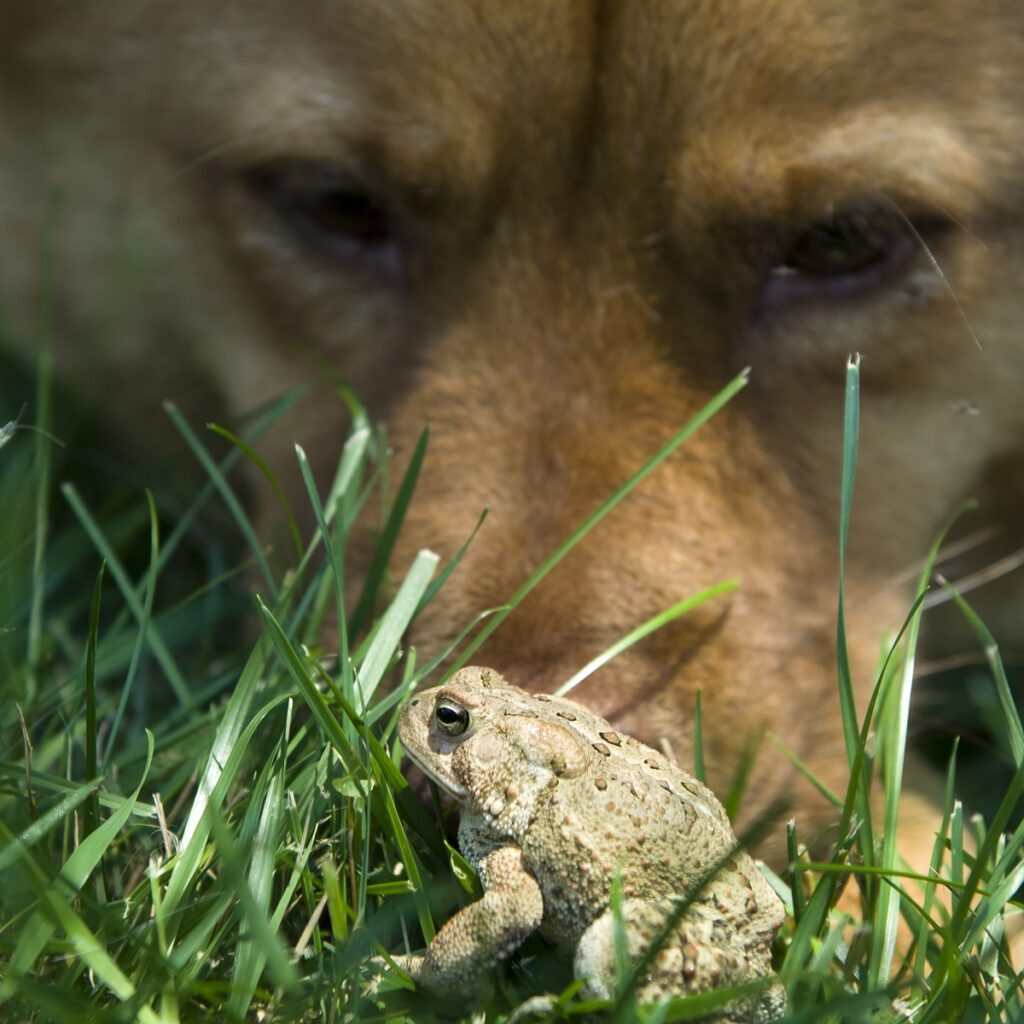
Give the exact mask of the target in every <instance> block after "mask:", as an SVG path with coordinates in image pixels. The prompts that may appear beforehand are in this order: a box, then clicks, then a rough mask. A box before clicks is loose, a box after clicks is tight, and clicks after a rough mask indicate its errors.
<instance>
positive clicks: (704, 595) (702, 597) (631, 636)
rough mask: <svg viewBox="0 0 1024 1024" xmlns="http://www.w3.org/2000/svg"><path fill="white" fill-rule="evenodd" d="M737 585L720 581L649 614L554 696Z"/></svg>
mask: <svg viewBox="0 0 1024 1024" xmlns="http://www.w3.org/2000/svg"><path fill="white" fill-rule="evenodd" d="M738 586H739V583H738V582H737V581H736V580H723V581H722V582H721V583H716V584H714V585H713V586H710V587H707V588H706V589H704V590H702V591H700V593H697V594H693V595H692V596H691V597H685V598H683V600H682V601H677V602H676V603H675V604H674V605H672V606H671V607H669V608H666V609H665V610H664V611H661V612H658V614H657V615H652V616H651V617H650V618H649V619H648V620H647V621H646V622H643V623H641V624H640V625H639V626H637V627H636V629H633V630H631V631H630V632H629V633H627V634H626V635H625V636H624V637H622V638H621V639H620V640H617V641H616V642H615V643H613V644H612V645H611V646H610V647H608V648H607V649H606V650H604V651H602V652H601V653H600V654H599V655H598V656H597V657H596V658H592V659H591V660H590V661H588V662H587V663H586V665H584V666H583V668H581V669H580V670H579V671H578V672H577V673H575V674H574V675H572V676H570V677H569V678H568V679H567V680H566V681H565V682H564V683H562V685H561V686H560V687H559V688H558V689H557V690H555V696H556V697H564V696H565V695H566V694H567V693H571V692H572V690H574V689H575V688H576V687H577V686H579V684H580V683H582V682H583V680H584V679H586V678H587V677H588V676H591V675H593V674H594V673H595V672H596V671H597V670H598V669H599V668H601V667H602V666H603V665H606V664H607V663H608V662H609V661H611V660H612V658H617V657H618V656H619V655H620V654H621V653H622V652H623V651H625V650H628V649H629V648H630V647H632V646H633V645H634V644H636V643H639V642H640V641H641V640H643V639H644V637H647V636H650V635H651V633H654V632H655V631H656V630H659V629H661V628H662V626H667V625H668V624H669V623H670V622H675V621H676V619H679V618H682V616H684V615H685V614H686V613H687V612H691V611H693V610H694V609H695V608H699V607H700V606H701V605H702V604H704V603H705V602H707V601H710V600H711V599H712V598H713V597H718V595H719V594H728V593H729V592H730V591H733V590H735V589H736V588H737V587H738Z"/></svg>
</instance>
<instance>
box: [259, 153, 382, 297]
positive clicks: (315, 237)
mask: <svg viewBox="0 0 1024 1024" xmlns="http://www.w3.org/2000/svg"><path fill="white" fill-rule="evenodd" d="M246 179H247V184H248V186H249V188H250V189H251V191H252V192H253V193H254V194H255V195H256V196H257V198H259V199H260V201H261V202H263V203H265V204H266V205H267V206H269V207H270V208H271V209H272V210H273V211H274V212H275V213H276V214H277V216H278V217H279V218H280V219H281V220H282V221H283V222H284V223H285V225H286V226H287V227H288V228H289V229H290V230H291V231H292V232H293V234H294V235H295V236H296V237H297V238H298V239H299V240H300V241H301V242H302V243H303V245H305V246H306V247H307V248H308V249H310V250H312V251H313V252H314V253H315V254H316V255H317V256H319V257H321V258H326V259H331V260H336V261H338V262H342V263H349V264H359V265H361V266H364V267H366V268H368V269H371V270H376V271H378V272H381V273H384V274H387V275H388V276H392V277H397V276H399V275H400V274H401V271H402V265H401V246H400V245H399V240H398V237H397V233H396V230H395V225H394V219H393V217H392V215H391V212H390V211H389V209H388V207H387V205H386V204H385V203H384V202H383V201H382V200H381V199H380V198H379V197H378V196H377V195H375V194H374V193H373V192H372V191H371V190H370V189H368V188H366V187H364V186H362V185H360V184H359V183H358V182H356V181H355V180H354V179H353V178H352V176H351V175H349V174H347V173H345V172H344V171H342V170H339V169H337V168H334V167H331V166H321V165H319V164H315V163H309V162H302V161H300V162H297V163H285V164H274V165H271V166H265V167H259V168H257V169H255V170H252V171H250V172H249V173H248V174H247V176H246Z"/></svg>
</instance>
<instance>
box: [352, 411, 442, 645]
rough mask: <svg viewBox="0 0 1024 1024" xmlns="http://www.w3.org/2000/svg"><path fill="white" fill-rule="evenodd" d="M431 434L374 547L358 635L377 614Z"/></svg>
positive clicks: (356, 614)
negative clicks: (374, 614) (381, 590)
mask: <svg viewBox="0 0 1024 1024" xmlns="http://www.w3.org/2000/svg"><path fill="white" fill-rule="evenodd" d="M428 438H429V433H428V431H426V430H424V431H423V433H422V434H420V439H419V441H418V442H417V444H416V448H415V449H414V451H413V453H412V458H411V459H410V460H409V467H408V469H406V471H405V475H404V476H403V477H402V482H401V484H399V486H398V493H397V494H396V495H395V500H394V503H393V504H392V506H391V509H390V511H389V512H388V518H387V521H386V522H385V524H384V529H383V531H382V532H381V535H380V538H379V539H378V540H377V544H376V546H375V548H374V553H373V561H372V562H371V563H370V568H369V570H368V571H367V574H366V580H365V582H364V583H363V588H362V591H361V592H360V594H359V600H358V601H357V602H356V607H355V610H354V611H353V612H352V620H351V623H350V628H351V631H352V635H353V636H355V635H356V634H357V633H359V632H360V631H361V630H362V629H363V628H364V627H365V625H366V623H367V621H368V620H369V617H370V614H371V613H372V611H373V606H374V603H375V602H376V600H377V591H378V590H379V589H380V585H381V583H382V582H383V579H384V573H385V572H386V571H387V567H388V563H389V562H390V560H391V554H392V552H393V551H394V549H395V541H396V540H397V539H398V531H399V530H400V529H401V526H402V522H403V521H404V519H405V515H406V513H407V512H408V510H409V503H410V502H411V501H412V496H413V492H414V491H415V490H416V483H417V481H418V480H419V475H420V467H421V466H422V465H423V458H424V456H425V455H426V453H427V441H428Z"/></svg>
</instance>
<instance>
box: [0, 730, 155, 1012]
mask: <svg viewBox="0 0 1024 1024" xmlns="http://www.w3.org/2000/svg"><path fill="white" fill-rule="evenodd" d="M146 744H147V754H146V765H145V767H144V768H143V770H142V775H141V777H140V778H139V784H138V785H137V786H136V787H135V791H134V792H133V793H132V795H131V796H130V797H129V798H128V799H127V800H125V801H124V803H123V804H122V805H121V806H120V808H118V810H116V811H115V812H114V813H113V814H112V815H111V816H110V817H109V818H108V819H107V820H106V821H105V822H103V823H102V824H101V825H99V826H97V828H96V829H95V830H94V831H93V832H91V833H90V834H89V835H87V836H86V837H85V838H84V839H83V840H82V841H81V843H79V844H78V847H77V849H75V851H74V852H73V853H72V854H71V856H70V857H68V859H67V861H66V862H65V864H64V866H63V867H62V868H61V872H60V877H61V880H62V881H63V882H65V883H66V884H67V886H68V887H69V888H70V889H72V890H78V889H81V888H82V886H83V885H85V882H86V880H87V879H88V878H89V876H90V875H91V874H92V872H93V870H94V869H95V868H96V865H97V864H98V863H99V862H100V859H101V858H102V857H103V855H104V854H105V853H106V852H107V850H108V849H109V847H110V845H111V843H113V841H114V840H115V839H116V838H117V836H118V835H119V834H120V832H121V829H123V828H124V826H125V824H126V823H127V821H128V818H129V816H130V815H131V813H132V811H133V810H134V808H135V801H136V800H138V798H139V794H140V793H141V792H142V787H143V785H144V784H145V782H146V779H147V778H148V777H149V770H150V767H151V766H152V764H153V734H152V733H151V732H150V731H149V730H148V729H147V730H146ZM94 788H95V787H93V786H83V787H82V795H83V796H85V795H90V794H91V793H92V792H93V791H94ZM79 802H80V801H79ZM64 803H66V801H65V802H64ZM61 807H63V803H62V805H61ZM4 852H6V849H5V850H4ZM2 867H3V865H2V864H0V868H2ZM56 927H57V926H56V924H55V923H54V922H53V920H52V919H51V918H49V917H47V916H46V915H45V914H44V913H43V912H42V911H41V910H36V911H35V913H33V915H32V916H31V917H30V918H29V920H28V923H27V924H26V925H25V926H24V927H23V928H22V929H21V931H19V932H18V941H17V946H16V948H15V950H14V953H13V954H12V956H11V959H10V963H9V964H8V973H7V977H5V978H4V979H3V981H0V1005H2V1004H3V1003H4V1001H5V1000H6V999H8V998H9V997H10V996H11V995H13V994H14V988H15V986H16V984H17V981H16V979H17V978H18V976H19V975H24V974H27V973H28V972H29V971H31V970H32V966H33V965H34V964H35V962H36V958H37V957H38V956H39V954H40V953H41V952H42V951H43V948H44V947H45V946H46V943H47V942H49V941H50V936H51V935H52V934H53V933H54V931H55V930H56Z"/></svg>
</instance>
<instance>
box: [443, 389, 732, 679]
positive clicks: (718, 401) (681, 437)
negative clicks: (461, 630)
mask: <svg viewBox="0 0 1024 1024" xmlns="http://www.w3.org/2000/svg"><path fill="white" fill-rule="evenodd" d="M748 379H749V371H748V370H744V371H743V372H742V373H741V374H739V375H738V376H737V377H735V378H733V380H732V381H730V382H729V383H728V384H727V385H726V386H725V387H724V388H722V390H721V391H719V393H718V394H717V395H715V397H714V398H712V399H711V401H710V402H708V404H707V405H705V406H704V408H703V409H701V410H700V412H698V413H697V415H696V416H694V417H693V419H691V420H690V421H689V422H688V423H687V424H686V425H685V426H684V427H683V428H682V429H681V430H679V431H678V432H677V433H675V434H674V435H673V436H672V437H670V438H669V439H668V441H666V442H665V444H664V445H662V447H661V448H659V449H658V451H657V452H655V453H654V455H652V456H651V457H650V458H649V459H648V460H647V461H646V462H645V463H644V464H643V465H642V466H641V467H640V468H639V469H638V470H637V471H636V472H635V473H634V474H633V475H632V476H631V477H630V478H629V479H628V480H626V482H625V483H624V484H622V485H621V486H620V487H618V488H617V489H616V490H615V491H614V492H613V493H612V495H611V496H610V497H609V498H608V499H607V500H606V501H605V502H604V503H603V504H602V505H601V507H600V508H598V509H597V511H596V512H594V513H593V514H592V515H590V516H589V517H588V518H587V519H586V520H585V521H584V522H583V524H582V525H580V526H579V527H577V528H576V529H575V530H573V532H572V533H571V534H570V535H569V537H567V538H566V539H565V540H564V541H563V542H562V543H561V544H560V545H559V546H558V547H557V548H556V549H555V551H554V552H553V553H552V554H551V555H549V556H548V557H547V558H546V559H545V560H544V562H543V563H542V564H541V566H540V567H539V568H538V569H537V570H535V571H534V572H533V573H532V574H531V575H530V577H529V578H528V579H527V580H526V582H525V583H523V584H522V586H520V587H519V589H518V590H517V591H516V592H515V593H514V594H513V595H512V597H511V598H510V599H509V601H508V604H507V605H505V606H504V607H505V610H504V611H501V612H499V613H498V614H497V615H495V616H494V618H492V619H491V620H490V621H489V622H488V623H487V624H486V625H485V626H484V627H483V629H481V630H480V632H479V633H478V634H477V635H476V637H474V639H473V640H471V641H470V643H469V644H468V645H467V647H466V649H465V650H464V651H463V652H462V654H460V655H459V656H458V658H457V659H456V660H455V664H454V665H453V666H452V669H451V671H452V672H457V671H458V670H459V669H460V668H462V667H463V666H464V665H466V664H467V663H468V662H469V660H470V658H472V657H473V655H474V654H475V653H476V652H477V651H478V650H479V649H480V647H481V646H483V644H484V643H485V642H486V641H487V639H488V637H490V636H491V634H492V633H493V632H494V631H495V630H496V629H497V628H498V627H499V626H500V625H501V624H502V623H503V622H504V621H505V619H507V618H508V616H509V615H511V614H512V612H513V611H515V609H516V608H517V607H518V606H519V604H520V603H521V602H522V600H523V599H524V598H525V597H526V595H527V594H529V593H530V591H532V590H533V589H534V587H536V586H537V584H538V583H540V581H541V580H542V579H544V577H545V576H547V574H548V573H549V572H551V570H552V569H554V567H555V566H556V565H558V563H559V562H561V560H562V559H563V558H564V557H565V556H566V555H567V554H568V553H569V552H570V551H571V550H572V549H573V548H574V547H575V546H576V545H577V544H578V543H579V542H580V541H581V540H582V539H583V537H585V536H586V535H587V534H588V533H589V532H590V531H591V530H592V529H593V528H594V527H595V526H596V525H597V524H598V523H599V522H601V520H602V519H604V517H605V516H606V515H608V513H609V512H611V511H612V509H614V508H615V507H616V506H617V505H618V504H619V502H621V501H622V500H623V499H624V498H625V497H626V496H627V495H629V494H630V493H632V491H633V490H635V489H636V487H637V486H638V485H639V484H641V483H642V482H643V481H644V480H645V479H647V477H648V476H650V475H651V473H653V472H654V470H655V469H657V468H658V466H660V465H661V464H662V463H663V462H664V461H665V460H666V459H667V458H668V457H669V456H670V455H671V454H672V453H673V452H674V451H676V449H677V448H679V446H680V445H681V444H683V443H684V442H686V441H687V440H689V438H691V437H692V436H693V435H694V434H695V433H696V432H697V431H698V430H699V429H700V428H701V427H702V426H704V424H705V423H707V421H708V420H709V419H711V417H712V416H714V415H715V414H716V413H717V412H718V411H719V410H720V409H722V407H723V406H725V405H726V404H727V403H728V402H730V401H731V400H732V399H733V398H734V397H735V396H736V394H737V393H738V392H740V391H742V390H743V388H744V387H746V385H747V381H748Z"/></svg>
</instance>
